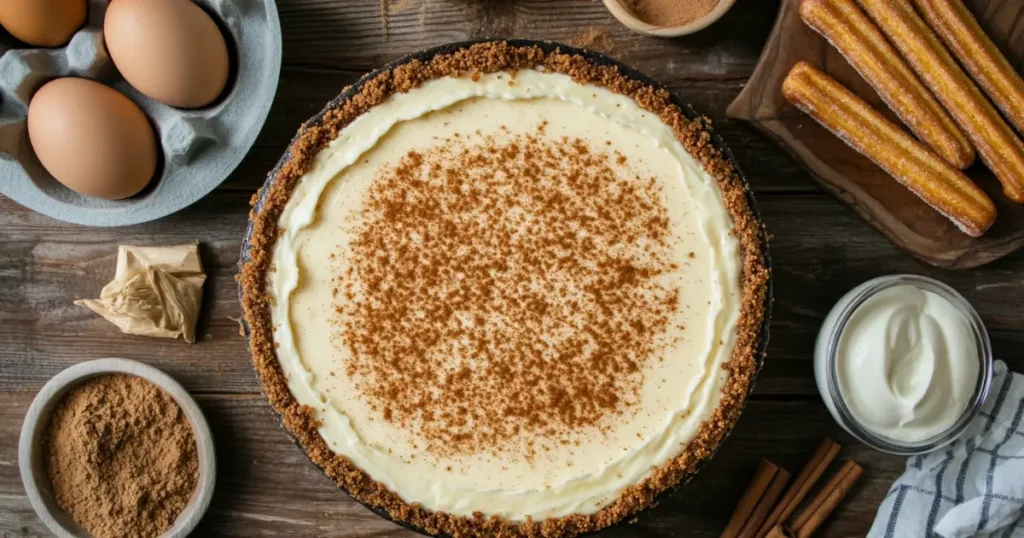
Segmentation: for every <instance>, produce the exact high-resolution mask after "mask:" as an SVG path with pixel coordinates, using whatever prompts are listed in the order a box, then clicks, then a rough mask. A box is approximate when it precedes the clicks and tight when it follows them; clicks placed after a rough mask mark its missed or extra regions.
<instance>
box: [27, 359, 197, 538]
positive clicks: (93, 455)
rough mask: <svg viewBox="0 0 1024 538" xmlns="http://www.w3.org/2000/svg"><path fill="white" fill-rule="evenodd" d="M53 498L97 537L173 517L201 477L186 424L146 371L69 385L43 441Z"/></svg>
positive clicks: (146, 537) (168, 522) (141, 536)
mask: <svg viewBox="0 0 1024 538" xmlns="http://www.w3.org/2000/svg"><path fill="white" fill-rule="evenodd" d="M45 443H46V445H45V450H46V462H47V474H48V475H49V478H50V482H51V483H52V485H53V493H54V496H55V497H56V499H57V504H58V505H59V506H60V508H61V509H62V510H64V511H65V512H66V513H67V514H68V515H70V516H71V518H72V519H73V520H75V522H77V523H78V524H79V525H81V526H82V527H83V528H84V529H85V530H86V531H88V532H89V534H91V535H92V536H93V537H95V538H115V537H116V538H152V537H154V536H159V535H160V534H162V533H164V532H165V531H167V530H168V529H170V528H171V527H172V526H173V525H174V520H175V519H176V518H177V517H178V514H180V513H181V511H182V510H183V509H184V508H185V506H186V505H187V504H188V501H189V498H190V497H191V496H192V492H193V490H195V488H196V483H197V481H198V479H199V463H198V457H197V452H196V450H197V449H196V442H195V438H194V434H193V432H192V427H191V425H190V424H189V423H188V420H187V419H186V418H185V415H184V413H183V412H182V410H181V407H180V406H178V404H177V403H176V402H175V401H174V399H173V398H171V397H170V396H168V395H167V394H166V393H164V392H163V391H162V390H160V388H159V387H157V386H156V385H154V384H153V383H150V382H149V381H146V380H145V379H142V378H139V377H135V376H131V375H123V374H115V375H105V376H101V377H97V378H94V379H91V380H89V381H86V382H85V383H83V384H82V385H80V386H78V387H75V388H74V389H72V390H71V391H70V392H69V393H68V394H67V396H65V397H64V400H63V401H62V402H61V403H60V405H59V406H58V407H57V409H56V411H54V413H53V416H52V418H51V419H50V424H49V427H48V429H47V438H46V441H45Z"/></svg>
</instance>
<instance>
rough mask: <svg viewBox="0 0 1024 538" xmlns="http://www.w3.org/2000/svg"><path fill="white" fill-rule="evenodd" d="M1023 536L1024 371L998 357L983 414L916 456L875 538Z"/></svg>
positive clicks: (883, 511)
mask: <svg viewBox="0 0 1024 538" xmlns="http://www.w3.org/2000/svg"><path fill="white" fill-rule="evenodd" d="M939 536H941V537H943V538H966V537H985V538H988V537H995V538H1024V375H1020V374H1014V373H1013V372H1009V371H1007V369H1006V364H1005V363H1003V362H996V364H995V377H994V378H993V380H992V387H991V389H990V390H989V395H988V401H986V402H985V406H984V408H983V409H982V413H981V415H979V416H978V418H977V419H975V421H974V422H973V423H972V424H971V426H970V427H969V428H968V430H967V432H965V434H964V436H963V437H961V438H960V439H958V440H957V441H956V442H954V443H952V444H950V445H947V446H945V447H942V448H940V449H938V450H936V451H934V452H932V453H929V454H924V455H921V456H912V457H911V458H910V459H909V460H908V461H907V470H906V472H904V473H903V476H901V477H900V479H899V480H897V481H896V483H895V484H893V486H892V489H890V490H889V494H888V495H887V496H886V497H885V500H884V501H883V502H882V506H881V507H879V509H878V515H877V516H875V523H874V525H873V526H872V527H871V532H870V533H868V537H869V538H911V537H914V538H916V537H922V538H932V537H939Z"/></svg>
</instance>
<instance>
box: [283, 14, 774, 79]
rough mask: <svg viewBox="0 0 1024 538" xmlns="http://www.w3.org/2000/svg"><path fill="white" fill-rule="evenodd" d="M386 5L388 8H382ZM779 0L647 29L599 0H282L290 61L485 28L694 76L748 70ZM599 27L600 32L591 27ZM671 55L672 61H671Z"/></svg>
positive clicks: (352, 61) (352, 56)
mask: <svg viewBox="0 0 1024 538" xmlns="http://www.w3.org/2000/svg"><path fill="white" fill-rule="evenodd" d="M382 5H387V6H388V9H387V17H386V23H385V17H384V16H382ZM777 9H778V2H777V1H776V0H748V1H747V2H744V6H742V8H741V9H734V10H731V11H730V12H729V13H728V14H727V15H726V16H725V17H723V18H722V19H721V20H720V21H718V22H717V23H716V24H715V26H714V31H708V32H700V33H698V34H695V35H692V36H687V37H685V38H680V39H673V40H664V39H657V38H651V37H645V36H640V35H638V34H634V33H632V32H630V31H629V30H627V29H626V28H625V27H624V26H622V25H621V24H619V23H618V21H616V20H615V19H614V18H613V17H612V16H611V14H609V13H608V11H607V10H606V9H605V7H604V5H603V4H602V3H601V2H599V1H593V0H518V1H515V2H512V1H510V0H488V1H479V0H457V1H452V0H384V1H383V2H382V1H381V0H348V1H345V2H331V1H325V0H293V1H289V2H281V3H279V4H278V12H279V14H280V18H281V26H282V30H283V33H284V63H285V64H287V65H315V66H332V67H346V68H355V69H364V70H365V69H369V68H371V67H376V66H379V65H383V64H384V63H387V62H388V61H391V60H393V59H395V58H397V57H399V56H402V55H404V54H408V53H409V52H412V51H415V50H420V49H424V48H428V47H433V46H436V45H440V44H443V43H448V42H453V41H462V40H467V39H477V38H485V37H516V38H525V39H544V40H552V41H559V42H564V43H569V44H578V45H587V44H594V43H597V44H601V45H603V46H601V47H600V48H603V49H605V50H606V51H607V52H609V53H610V54H612V55H615V56H617V57H621V58H623V59H624V60H627V61H628V62H630V63H631V64H633V65H635V66H636V67H638V68H641V69H643V70H645V71H660V72H664V73H670V74H679V75H686V76H688V77H690V78H728V77H737V76H739V77H745V76H746V75H748V74H749V73H750V72H751V71H752V70H753V66H754V63H755V62H756V60H757V57H758V54H759V53H760V51H761V47H762V46H763V44H764V41H765V39H766V38H767V36H768V32H769V30H770V29H771V24H772V21H773V19H774V14H775V13H776V11H777ZM595 33H600V34H601V36H602V38H601V39H594V38H593V37H592V36H593V35H595ZM666 55H670V56H671V58H672V61H669V62H666V61H665V56H666Z"/></svg>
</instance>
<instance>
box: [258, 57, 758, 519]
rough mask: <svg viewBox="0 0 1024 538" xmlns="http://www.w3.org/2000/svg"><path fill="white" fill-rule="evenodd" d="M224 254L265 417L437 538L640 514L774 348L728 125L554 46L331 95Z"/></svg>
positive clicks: (708, 446)
mask: <svg viewBox="0 0 1024 538" xmlns="http://www.w3.org/2000/svg"><path fill="white" fill-rule="evenodd" d="M410 148H411V149H410ZM662 165H663V166H662ZM659 167H660V168H659ZM659 174H661V175H659ZM666 174H667V177H671V178H678V179H679V181H678V182H675V181H668V182H665V183H662V182H661V181H662V180H661V179H659V178H661V177H662V175H666ZM338 178H345V180H344V181H338V180H337V179H338ZM488 212H490V213H489V214H488ZM691 219H692V220H691ZM374 227H376V228H374ZM553 230H554V231H553ZM499 232H500V233H499ZM503 234H504V235H503ZM509 245H515V246H516V247H515V248H512V249H511V250H509V249H510V248H511V247H509ZM338 249H342V253H341V254H340V255H338ZM517 249H518V250H517ZM310 256H312V257H313V258H316V259H313V258H310ZM396 260H398V262H399V264H398V265H389V264H392V262H395V261H396ZM240 262H241V266H242V274H241V278H240V279H239V281H240V290H239V291H240V297H241V301H242V305H243V313H244V321H245V330H246V336H247V338H248V341H249V347H250V353H251V355H252V358H253V362H254V366H255V369H256V372H257V375H258V377H259V379H260V381H261V384H262V388H263V391H264V394H265V395H266V396H267V398H268V400H269V401H270V402H271V404H272V406H273V407H274V409H275V410H276V411H277V412H278V414H279V416H280V418H281V421H282V424H283V426H284V428H285V429H286V430H287V431H288V432H289V434H290V435H292V436H293V437H294V439H295V440H296V441H297V443H298V444H299V445H300V446H301V447H302V448H303V450H304V451H305V452H306V454H307V455H308V456H309V458H310V459H311V460H312V461H313V463H315V464H316V465H317V466H319V467H320V468H321V469H322V470H323V471H324V472H325V474H326V475H327V476H328V477H329V478H331V479H332V480H334V481H335V482H336V483H337V484H338V485H339V486H340V487H341V488H342V489H344V490H346V491H347V492H348V493H350V494H351V495H352V496H353V497H354V498H355V499H356V500H358V501H359V502H361V503H363V504H364V505H366V506H368V507H369V508H371V509H372V510H374V511H375V512H377V513H378V514H381V515H383V516H385V517H387V518H389V519H392V520H393V521H396V522H397V523H399V524H402V525H405V526H407V527H410V528H413V529H415V530H418V531H420V532H424V533H427V534H431V535H437V536H541V535H543V536H575V535H579V534H582V533H586V532H591V531H595V530H599V529H602V528H605V527H608V526H610V525H613V524H615V523H618V522H620V521H623V520H625V519H627V518H628V516H630V515H632V514H635V513H636V512H638V511H640V510H643V509H645V508H647V507H649V506H651V505H653V504H654V502H655V501H656V499H657V498H658V497H659V496H660V495H661V494H663V493H665V492H666V491H669V490H673V489H675V488H676V486H678V485H680V484H682V483H684V482H685V481H686V480H687V479H688V478H689V477H691V476H692V475H693V474H694V473H695V472H696V470H697V469H698V467H699V466H700V465H701V464H702V463H703V462H704V461H706V460H707V459H708V458H710V457H711V455H712V454H713V453H714V451H715V450H716V449H717V447H718V445H719V444H720V443H721V441H722V440H723V439H724V438H725V437H726V436H727V434H728V432H729V430H730V429H731V428H732V426H733V425H734V424H735V422H736V420H737V418H738V416H739V414H740V411H741V410H742V408H743V405H744V403H745V401H746V398H747V396H748V395H749V393H750V391H751V389H752V387H753V381H754V377H755V376H756V373H757V371H758V369H759V368H760V365H761V363H762V361H763V356H764V348H765V345H766V344H767V339H768V334H767V326H768V318H769V316H770V302H771V298H770V295H771V289H770V288H771V286H770V278H769V261H768V250H767V240H766V237H765V234H764V231H763V227H762V225H761V223H760V219H759V217H758V216H757V213H756V207H755V205H754V201H753V198H752V197H751V195H750V192H749V189H748V188H747V185H746V183H745V181H744V180H743V178H742V176H741V175H740V173H739V171H738V168H737V167H736V166H735V164H734V163H733V161H732V158H731V155H730V154H729V152H728V150H727V149H726V148H725V146H724V145H723V144H722V142H721V140H719V139H718V137H717V136H716V135H714V133H712V132H711V131H710V129H709V125H708V122H707V121H706V120H704V119H703V118H701V117H700V116H698V115H697V114H696V113H695V112H694V111H693V110H692V109H690V108H689V107H688V106H687V105H685V104H684V103H683V101H681V100H680V99H679V98H678V97H675V96H673V95H671V94H670V93H669V92H668V91H667V90H665V89H664V88H663V87H662V86H660V85H658V84H657V83H655V82H653V81H651V80H650V79H648V78H646V77H644V76H643V75H641V74H639V73H637V72H635V71H633V70H631V69H629V68H628V67H626V66H623V65H621V64H618V63H616V62H614V61H613V60H610V59H608V58H607V57H604V56H602V55H598V54H594V53H591V52H585V51H581V50H578V49H573V48H569V47H565V46H563V45H559V44H555V43H546V42H536V41H525V40H501V41H492V40H488V41H477V42H466V43H455V44H450V45H445V46H442V47H438V48H436V49H431V50H427V51H423V52H420V53H417V54H413V55H411V56H408V57H405V58H402V59H400V60H398V61H396V62H395V63H393V64H390V65H388V66H385V67H383V68H381V69H379V70H377V71H374V72H373V73H370V74H368V75H366V76H365V77H363V78H362V79H360V80H359V81H358V82H357V83H356V84H354V85H353V86H351V87H349V88H346V89H345V90H344V91H343V93H342V94H341V95H340V96H339V97H338V98H337V99H335V100H334V101H332V102H331V103H329V104H328V105H327V107H326V108H325V109H324V110H323V111H322V112H321V113H320V114H319V115H317V116H316V117H314V118H312V119H311V120H309V121H308V122H306V123H305V124H304V125H303V127H302V129H301V130H300V132H299V134H298V135H297V136H296V137H295V139H294V140H293V141H292V144H291V146H290V147H289V149H288V151H287V152H286V153H285V155H284V156H283V157H282V159H281V161H280V162H279V163H278V165H277V167H276V168H275V169H274V171H273V172H271V174H270V176H269V178H268V180H267V183H266V184H265V185H264V187H263V189H261V191H260V192H259V193H258V194H257V195H256V196H255V197H254V199H253V210H252V212H251V215H250V223H249V227H248V229H247V231H246V236H245V240H244V242H243V247H242V253H241V261H240ZM381 264H383V265H381ZM364 271H366V272H364ZM609 275H614V278H612V277H610V276H609ZM686 275H690V276H692V279H691V278H690V276H686ZM688 279H690V280H688ZM705 279H706V281H705ZM691 282H693V283H698V284H700V285H694V284H692V283H691ZM687 283H690V284H687ZM687 285H689V287H686V286H687ZM684 288H685V289H684ZM567 290H568V291H567ZM702 290H706V291H702ZM705 300H706V303H705ZM609 301H611V302H609ZM705 304H706V305H708V306H707V307H706V308H705V307H704V305H705ZM396 309H397V310H396ZM688 327H692V328H693V329H692V330H691V329H690V328H688ZM701 329H703V330H701ZM310 339H312V340H310ZM688 346H689V347H688ZM688 350H689V351H693V350H696V351H693V353H698V352H699V355H693V354H692V353H688ZM680 385H685V387H683V390H680ZM678 394H685V397H681V400H679V401H676V395H678ZM605 445H607V446H608V447H610V448H607V447H606V448H602V447H604V446H605ZM620 445H621V447H622V448H621V450H622V452H618V451H619V450H620V448H619V447H620ZM591 448H593V449H594V450H591ZM623 454H625V455H623ZM422 484H431V486H430V487H429V488H424V487H423V486H422Z"/></svg>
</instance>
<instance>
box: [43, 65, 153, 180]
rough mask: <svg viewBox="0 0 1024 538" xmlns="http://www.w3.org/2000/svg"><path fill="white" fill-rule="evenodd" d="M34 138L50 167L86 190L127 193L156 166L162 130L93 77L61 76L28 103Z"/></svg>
mask: <svg viewBox="0 0 1024 538" xmlns="http://www.w3.org/2000/svg"><path fill="white" fill-rule="evenodd" d="M28 138H29V141H30V142H31V143H32V149H34V150H35V153H36V156H37V157H38V158H39V162H41V163H42V164H43V167H44V168H46V171H47V172H49V173H50V175H52V176H53V177H54V178H56V179H57V181H60V182H61V183H63V184H64V185H65V186H67V187H68V188H69V189H71V190H73V191H75V192H78V193H81V194H87V195H89V196H96V197H99V198H106V199H108V200H118V199H121V198H127V197H129V196H131V195H133V194H135V193H137V192H139V191H141V190H142V188H143V187H145V186H146V184H147V183H149V180H150V179H152V177H153V173H154V172H155V171H156V160H157V146H156V136H155V135H154V133H153V128H152V126H150V124H149V121H147V120H146V116H145V114H143V113H142V110H141V109H139V107H138V106H136V105H135V103H133V102H131V100H129V99H128V98H127V97H125V96H124V95H122V94H121V93H119V92H117V91H116V90H114V89H112V88H109V87H107V86H104V85H102V84H100V83H98V82H93V81H91V80H86V79H81V78H59V79H56V80H52V81H50V82H48V83H47V84H46V85H44V86H43V87H42V88H40V89H39V91H37V92H36V94H35V95H34V96H33V97H32V102H31V103H29V107H28Z"/></svg>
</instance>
